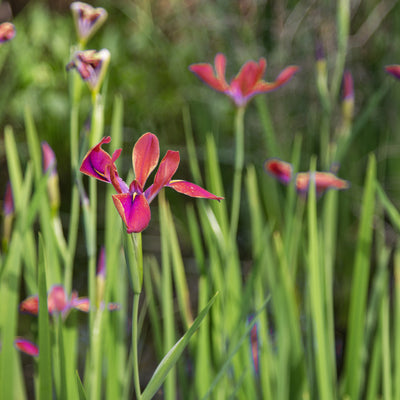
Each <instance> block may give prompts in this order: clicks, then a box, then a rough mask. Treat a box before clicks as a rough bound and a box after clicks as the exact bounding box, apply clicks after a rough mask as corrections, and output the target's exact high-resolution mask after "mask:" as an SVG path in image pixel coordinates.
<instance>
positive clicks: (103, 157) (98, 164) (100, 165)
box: [79, 136, 116, 183]
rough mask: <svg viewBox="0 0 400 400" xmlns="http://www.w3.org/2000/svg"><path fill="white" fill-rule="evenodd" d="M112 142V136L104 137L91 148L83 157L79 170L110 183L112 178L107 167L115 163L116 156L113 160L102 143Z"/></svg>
mask: <svg viewBox="0 0 400 400" xmlns="http://www.w3.org/2000/svg"><path fill="white" fill-rule="evenodd" d="M110 142H111V138H110V136H107V137H104V138H103V139H102V140H101V142H100V143H98V144H97V145H96V146H94V147H93V148H92V149H90V150H89V151H88V152H87V154H86V156H85V158H84V159H83V161H82V165H81V167H80V169H79V171H80V172H82V173H84V174H86V175H89V176H92V177H93V178H96V179H99V180H100V181H103V182H108V183H110V182H111V180H110V176H109V172H108V171H107V167H108V166H109V165H113V161H115V159H116V158H115V156H114V160H113V159H112V158H111V156H110V155H109V154H108V153H107V152H106V151H104V150H103V149H102V148H101V146H102V144H104V143H110Z"/></svg>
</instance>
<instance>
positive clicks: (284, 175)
mask: <svg viewBox="0 0 400 400" xmlns="http://www.w3.org/2000/svg"><path fill="white" fill-rule="evenodd" d="M264 168H265V170H266V171H267V172H268V174H270V175H271V176H273V177H274V178H276V179H278V181H280V182H282V183H284V184H285V185H287V184H288V183H289V182H290V181H291V180H292V171H293V167H292V165H291V164H290V163H288V162H286V161H282V160H279V159H278V158H270V159H269V160H267V161H266V162H265V164H264Z"/></svg>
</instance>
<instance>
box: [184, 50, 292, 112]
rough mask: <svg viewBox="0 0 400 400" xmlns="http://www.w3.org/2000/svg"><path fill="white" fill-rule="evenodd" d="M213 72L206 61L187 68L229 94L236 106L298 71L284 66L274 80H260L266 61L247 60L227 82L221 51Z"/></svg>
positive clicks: (211, 85) (241, 105) (213, 86)
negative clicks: (229, 81)
mask: <svg viewBox="0 0 400 400" xmlns="http://www.w3.org/2000/svg"><path fill="white" fill-rule="evenodd" d="M214 63H215V72H214V69H213V66H212V65H211V64H207V63H200V64H192V65H191V66H190V67H189V69H190V71H192V72H193V73H194V74H196V75H197V76H198V77H199V78H200V79H201V80H202V81H204V83H206V84H207V85H209V86H210V87H212V88H213V89H215V90H216V91H218V92H222V93H225V94H226V95H227V96H229V97H230V98H231V99H232V100H233V101H234V103H235V104H236V106H237V107H244V106H246V104H247V102H248V101H249V100H250V99H251V98H252V97H253V96H255V95H256V94H259V93H267V92H270V91H272V90H275V89H277V88H279V87H281V86H282V85H283V84H285V83H286V82H288V81H289V80H290V79H291V78H292V76H293V75H294V74H295V73H296V72H297V71H298V69H299V67H297V66H294V65H291V66H289V67H286V68H285V69H284V70H283V71H282V72H281V73H280V74H279V75H278V77H277V78H276V80H275V81H274V82H266V81H264V80H262V77H263V75H264V72H265V69H266V67H267V62H266V60H265V58H260V59H259V61H258V62H256V61H247V62H246V63H245V64H244V65H243V66H242V68H241V70H240V71H239V73H238V74H237V75H236V76H235V78H233V79H232V81H231V83H230V84H228V83H227V81H226V78H225V68H226V57H225V55H224V54H222V53H218V54H217V55H216V56H215V61H214Z"/></svg>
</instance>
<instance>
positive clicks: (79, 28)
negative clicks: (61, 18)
mask: <svg viewBox="0 0 400 400" xmlns="http://www.w3.org/2000/svg"><path fill="white" fill-rule="evenodd" d="M70 8H71V11H72V14H73V17H74V22H75V28H76V33H77V35H78V38H79V40H80V41H81V43H82V44H85V43H86V42H87V41H88V40H89V38H90V37H92V36H93V34H94V33H95V32H96V31H97V30H98V29H99V28H100V26H101V25H102V24H103V22H104V21H105V20H106V19H107V11H106V10H105V9H104V8H101V7H99V8H94V7H92V6H91V5H89V4H86V3H82V2H80V1H74V2H73V3H71V6H70Z"/></svg>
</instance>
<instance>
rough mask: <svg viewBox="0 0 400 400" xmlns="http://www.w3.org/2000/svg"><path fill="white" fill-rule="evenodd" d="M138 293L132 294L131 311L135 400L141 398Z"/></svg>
mask: <svg viewBox="0 0 400 400" xmlns="http://www.w3.org/2000/svg"><path fill="white" fill-rule="evenodd" d="M139 297H140V293H134V294H133V309H132V357H133V384H134V387H135V393H136V399H137V400H140V399H141V398H142V392H141V389H140V379H139V357H138V315H139V314H138V310H139Z"/></svg>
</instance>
